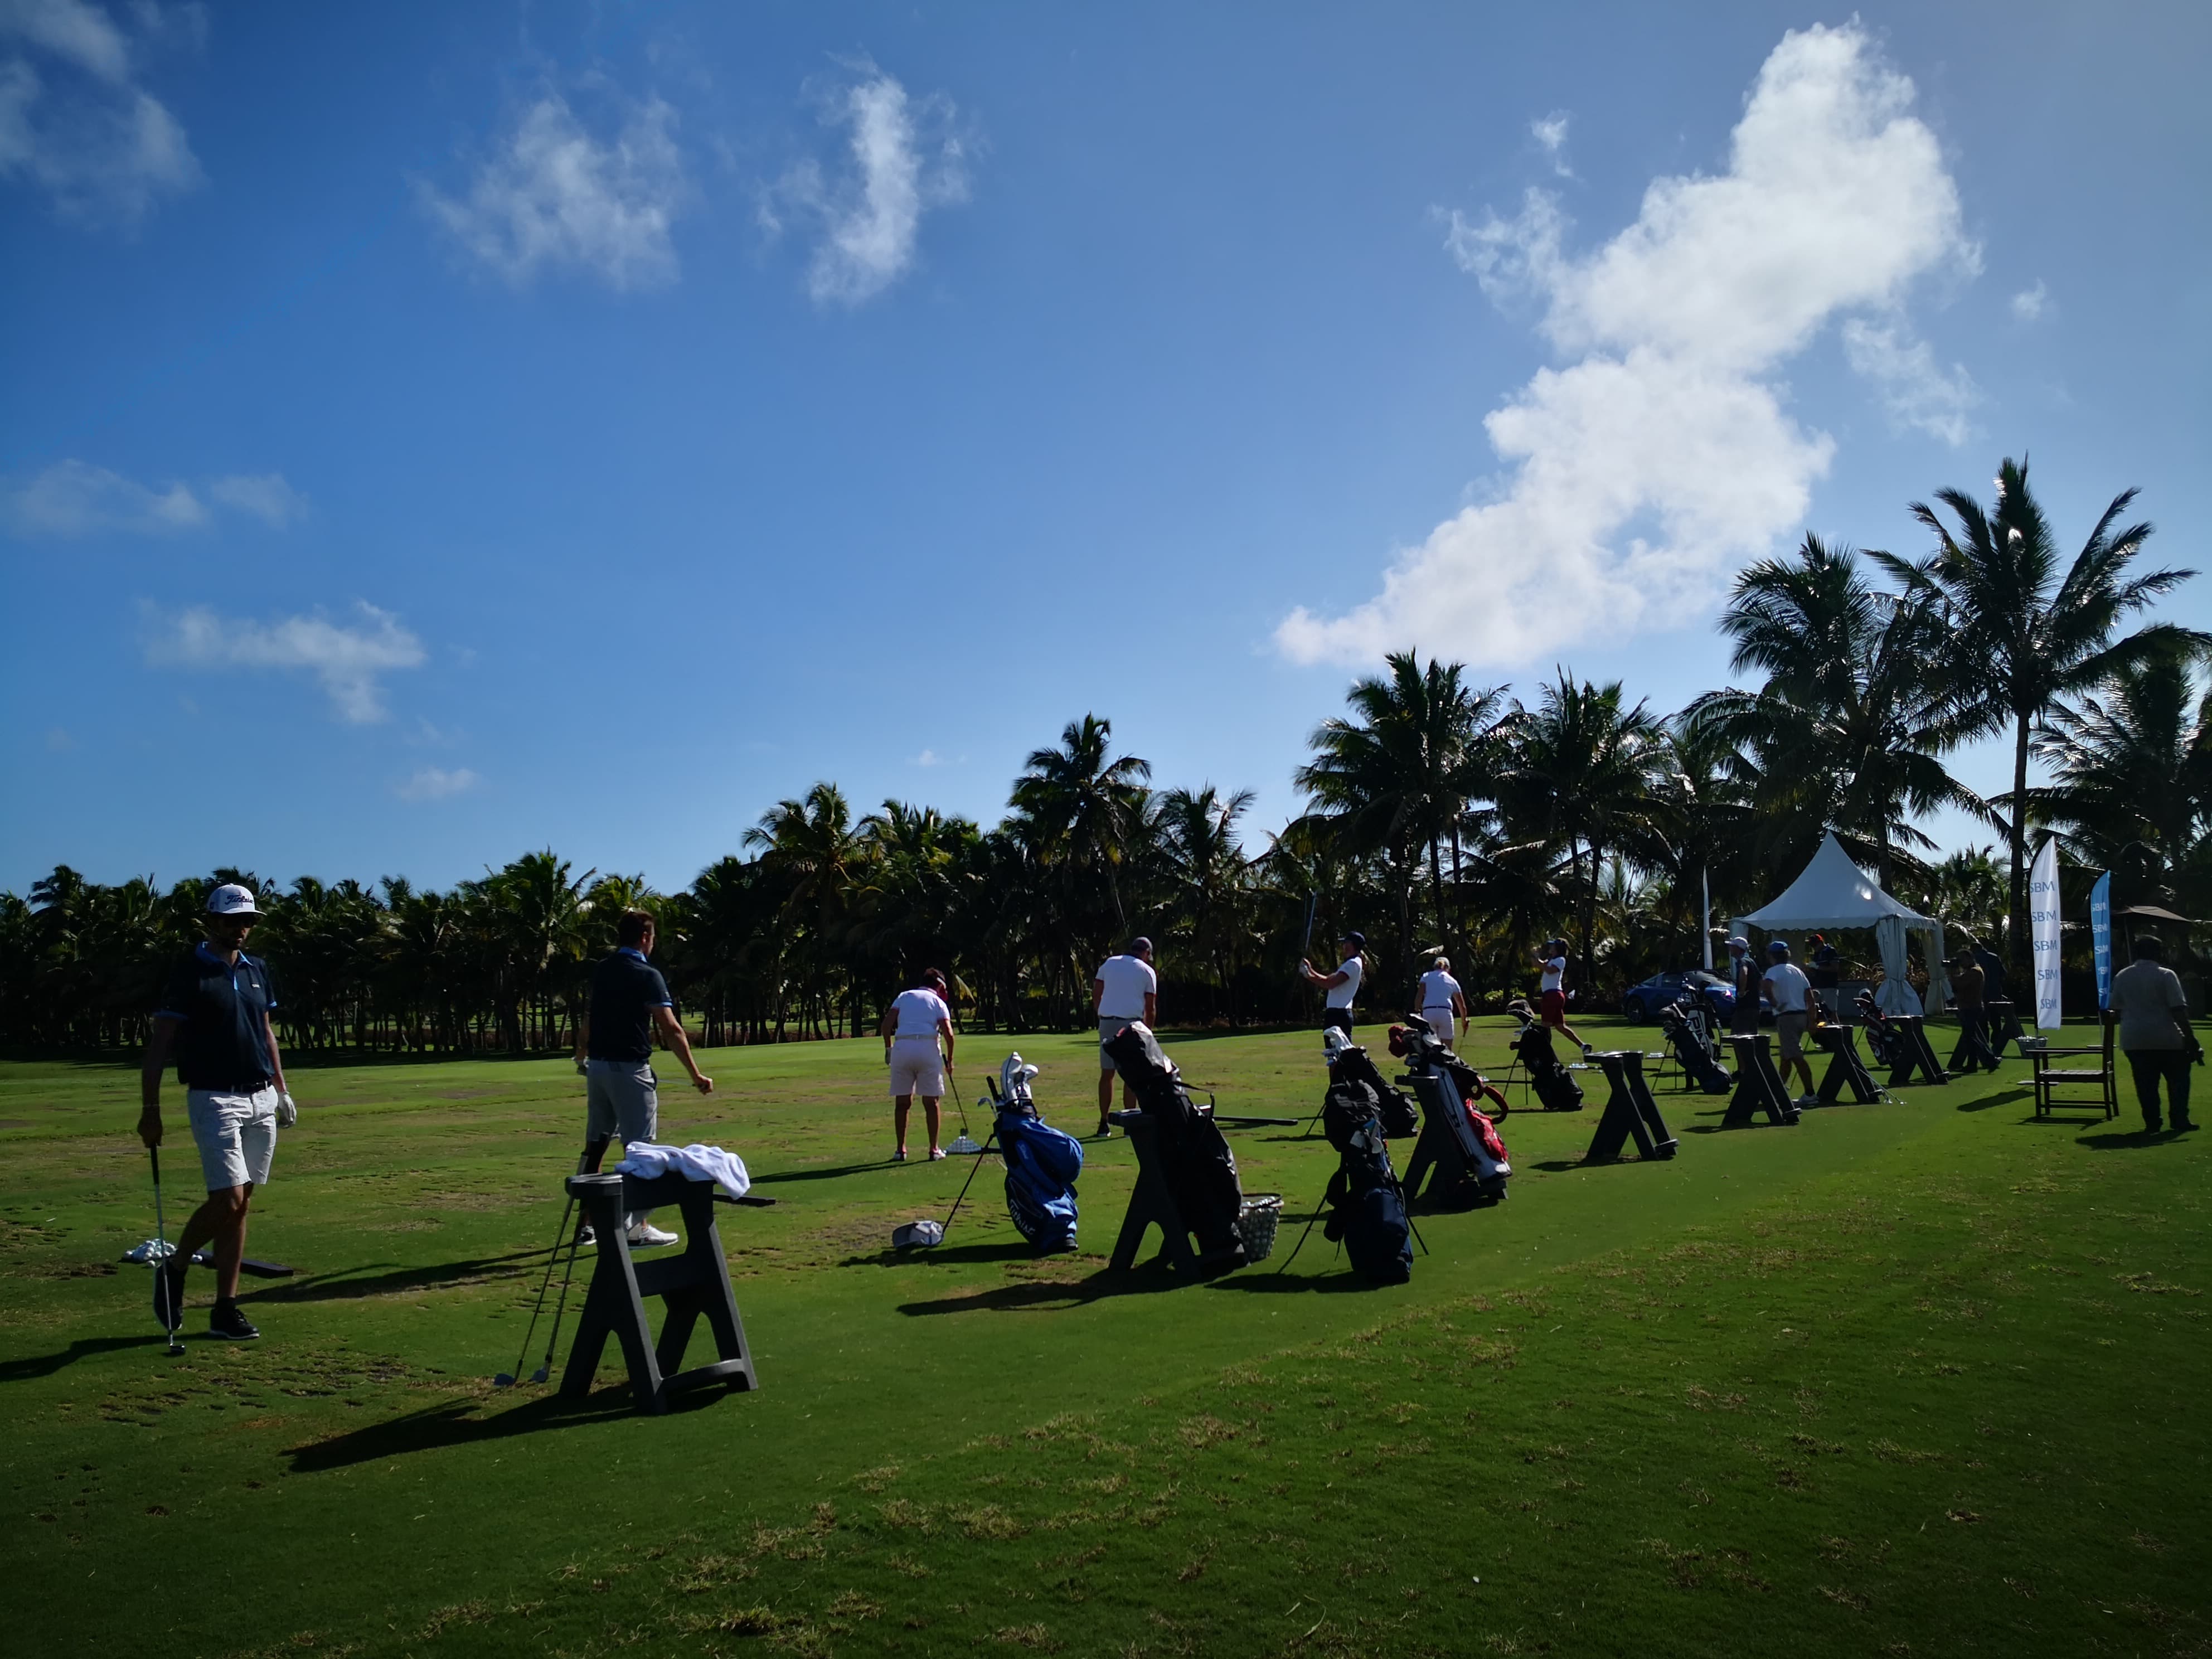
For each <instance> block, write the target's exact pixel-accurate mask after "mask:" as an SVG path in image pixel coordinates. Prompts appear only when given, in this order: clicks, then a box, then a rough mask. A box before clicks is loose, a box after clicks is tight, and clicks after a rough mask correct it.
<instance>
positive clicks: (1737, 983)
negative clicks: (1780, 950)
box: [1728, 933, 1759, 1036]
mask: <svg viewBox="0 0 2212 1659" xmlns="http://www.w3.org/2000/svg"><path fill="white" fill-rule="evenodd" d="M1728 949H1729V987H1730V988H1731V989H1733V990H1734V991H1735V1012H1733V1014H1731V1015H1730V1017H1729V1030H1730V1031H1732V1032H1733V1033H1735V1035H1736V1036H1751V1035H1753V1034H1754V1033H1756V1032H1757V1031H1758V1030H1759V964H1758V963H1755V962H1753V960H1752V959H1751V941H1750V940H1749V939H1746V938H1745V937H1744V936H1743V935H1742V934H1741V933H1731V934H1730V935H1729V942H1728Z"/></svg>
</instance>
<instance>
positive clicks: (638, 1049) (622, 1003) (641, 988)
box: [589, 945, 676, 1066]
mask: <svg viewBox="0 0 2212 1659" xmlns="http://www.w3.org/2000/svg"><path fill="white" fill-rule="evenodd" d="M674 1006H676V1000H675V999H674V998H673V997H671V996H670V995H669V994H668V981H666V980H665V979H663V978H661V976H660V969H658V968H656V967H654V966H653V964H652V963H649V962H647V960H646V959H645V952H644V951H633V950H631V949H630V948H629V946H628V945H624V946H623V948H622V949H621V950H619V951H616V952H615V953H614V954H613V955H612V956H611V957H606V958H605V960H604V961H601V962H599V963H596V964H595V965H594V966H593V967H592V1040H591V1043H590V1048H589V1052H590V1054H591V1057H592V1059H593V1060H628V1061H630V1062H632V1063H634V1064H636V1065H640V1066H642V1065H644V1064H645V1063H646V1062H647V1060H651V1059H652V1058H653V1010H654V1009H656V1008H673V1007H674Z"/></svg>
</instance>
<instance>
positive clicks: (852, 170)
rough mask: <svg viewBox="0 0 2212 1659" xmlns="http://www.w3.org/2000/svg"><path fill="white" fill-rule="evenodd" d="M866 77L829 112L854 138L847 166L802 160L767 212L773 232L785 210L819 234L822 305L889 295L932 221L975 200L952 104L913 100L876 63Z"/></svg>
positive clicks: (812, 276)
mask: <svg viewBox="0 0 2212 1659" xmlns="http://www.w3.org/2000/svg"><path fill="white" fill-rule="evenodd" d="M864 77H865V78H863V79H861V80H860V81H859V82H856V83H854V84H853V85H851V86H848V87H844V88H841V89H840V90H839V91H838V92H836V94H834V95H833V96H831V97H830V98H829V100H826V106H825V108H824V110H823V122H824V123H825V124H827V125H833V126H842V127H844V128H846V129H847V131H848V137H847V142H846V150H847V157H846V163H847V164H846V165H844V166H842V167H836V168H830V169H825V168H824V167H823V166H822V165H821V163H820V162H818V161H811V160H810V161H804V162H801V163H800V164H799V165H798V166H796V167H793V168H792V169H791V170H790V171H789V172H787V173H786V174H785V175H784V177H783V179H782V180H781V183H779V184H778V185H776V187H775V190H773V191H770V192H769V196H768V197H767V199H765V200H764V201H763V204H762V207H761V219H762V222H763V224H764V225H765V226H766V227H767V228H769V231H770V232H771V233H774V232H777V231H780V230H781V228H782V217H781V211H783V210H789V211H793V212H796V213H797V214H799V215H800V216H803V217H805V218H806V219H808V220H810V221H811V222H814V223H815V224H816V225H817V227H818V229H819V233H820V240H818V241H817V243H816V245H815V249H814V258H813V261H812V263H811V264H810V265H809V266H808V268H807V275H806V286H807V291H808V292H809V293H810V294H811V295H812V296H813V298H814V301H815V303H816V304H817V305H831V304H836V305H848V306H850V305H859V304H860V303H861V302H862V301H866V300H869V299H872V298H873V297H874V296H875V295H878V294H880V293H882V292H883V291H884V289H886V288H889V287H890V285H891V284H892V283H895V282H896V281H897V280H898V279H899V278H900V277H901V276H904V275H905V274H906V273H907V271H908V270H910V269H911V268H912V267H913V264H914V258H915V243H916V241H917V240H919V239H920V237H921V221H922V216H923V215H925V214H926V213H927V212H928V211H929V210H932V209H933V208H938V207H942V206H945V205H948V204H952V203H956V202H964V201H965V200H967V199H968V173H967V157H966V152H965V149H964V148H963V145H962V143H961V141H960V138H959V137H958V136H957V134H956V133H955V132H954V131H952V130H951V129H952V120H953V114H954V111H953V106H952V104H951V100H948V99H945V98H942V97H933V98H927V99H922V100H919V101H917V100H911V99H909V98H908V96H907V93H906V88H904V87H902V86H901V85H900V84H899V82H897V81H896V80H895V79H893V78H892V77H891V76H888V75H885V74H884V73H883V72H882V71H880V70H877V69H876V68H875V67H874V66H873V65H872V64H871V65H867V66H866V68H865V70H864Z"/></svg>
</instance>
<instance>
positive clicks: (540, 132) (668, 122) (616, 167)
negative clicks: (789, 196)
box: [419, 93, 690, 290]
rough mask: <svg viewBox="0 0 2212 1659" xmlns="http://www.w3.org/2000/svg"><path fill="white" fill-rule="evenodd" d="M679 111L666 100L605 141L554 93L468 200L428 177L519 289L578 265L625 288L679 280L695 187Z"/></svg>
mask: <svg viewBox="0 0 2212 1659" xmlns="http://www.w3.org/2000/svg"><path fill="white" fill-rule="evenodd" d="M676 124H677V118H676V112H675V110H674V109H673V108H672V107H671V106H669V105H667V104H665V103H664V102H662V101H661V100H659V99H658V98H648V99H647V100H646V101H645V102H644V103H643V104H641V105H640V106H637V107H636V108H635V110H633V111H632V112H630V114H629V118H628V119H627V120H626V121H625V122H624V123H623V127H622V131H620V132H618V133H617V134H615V135H614V136H613V137H611V138H608V139H605V140H601V139H599V138H597V137H593V136H592V134H591V133H589V132H587V131H585V129H584V127H583V125H582V124H581V123H580V122H579V121H578V120H577V118H576V117H575V114H574V112H573V111H571V110H570V109H569V107H568V102H567V100H564V99H562V97H560V96H559V95H558V94H553V93H548V94H546V95H545V96H544V97H543V98H540V99H539V100H538V101H537V102H536V103H534V104H532V106H530V107H529V108H528V109H526V110H525V111H523V112H521V114H520V117H519V118H517V120H516V122H515V124H514V126H513V131H510V132H509V133H508V134H507V137H505V138H504V139H502V140H501V143H500V144H499V146H498V148H497V149H495V151H494V153H493V154H492V155H489V156H488V157H487V158H486V159H485V160H484V161H483V165H482V166H481V167H478V168H477V176H476V179H475V181H474V182H473V183H472V184H471V185H470V186H469V191H468V194H467V196H466V197H465V198H463V199H461V200H459V201H456V200H453V198H451V197H447V196H444V195H441V193H440V192H439V191H436V190H435V189H433V188H432V187H430V186H429V185H422V186H420V187H419V188H420V191H421V195H422V204H423V206H424V207H425V208H426V209H427V210H428V212H429V213H430V216H432V217H433V218H434V219H435V220H436V221H437V222H439V223H440V224H442V225H443V226H444V227H445V228H447V230H448V231H450V232H452V233H453V237H454V240H457V241H458V242H459V244H460V245H461V246H462V247H464V248H465V249H466V250H467V251H468V252H469V253H470V254H471V255H472V256H473V257H475V258H477V259H479V260H481V261H482V262H483V264H486V265H488V266H489V267H490V268H491V269H492V270H495V271H497V272H498V273H499V274H500V275H501V276H504V277H505V278H506V279H507V281H508V282H509V283H513V285H514V286H516V287H517V288H520V287H523V286H525V285H526V284H527V283H529V282H530V281H531V280H532V278H533V277H535V276H537V275H538V271H539V270H541V269H543V268H544V267H547V266H552V265H562V264H569V265H577V266H580V267H581V268H582V269H584V270H588V271H590V272H592V274H593V275H595V276H598V277H599V279H600V280H601V281H602V282H604V283H606V284H607V286H608V287H610V288H612V289H618V290H619V289H634V288H651V287H655V286H658V285H659V284H661V283H671V282H673V281H674V280H675V279H676V276H677V273H678V264H677V258H676V248H675V246H674V244H673V243H672V242H671V240H670V237H669V232H670V229H671V227H672V226H673V225H674V223H675V222H676V216H677V215H678V213H679V212H680V211H681V210H683V208H684V204H686V203H687V202H688V201H689V199H690V185H689V183H688V182H687V180H686V179H685V177H684V158H683V156H682V155H680V154H679V153H678V149H677V147H676V139H675V136H674V135H675V128H676Z"/></svg>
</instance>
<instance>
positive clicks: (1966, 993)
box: [1951, 951, 1997, 1072]
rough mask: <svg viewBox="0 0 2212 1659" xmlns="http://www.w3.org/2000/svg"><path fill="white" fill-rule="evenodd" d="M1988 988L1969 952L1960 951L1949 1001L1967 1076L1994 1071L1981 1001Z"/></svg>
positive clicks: (1987, 1019)
mask: <svg viewBox="0 0 2212 1659" xmlns="http://www.w3.org/2000/svg"><path fill="white" fill-rule="evenodd" d="M1987 985H1988V975H1986V974H1984V972H1983V971H1982V965H1981V963H1978V962H1976V961H1975V960H1974V953H1973V952H1972V951H1960V952H1959V954H1958V955H1957V957H1954V958H1953V960H1952V963H1951V999H1952V1000H1953V1002H1954V1003H1955V1004H1956V1005H1957V1006H1958V1010H1959V1051H1960V1054H1961V1055H1962V1056H1963V1057H1964V1058H1965V1060H1966V1070H1967V1071H1970V1072H1974V1071H1983V1070H1987V1071H1991V1072H1994V1071H1996V1068H1997V1057H1996V1054H1993V1053H1992V1052H1990V1043H1989V1036H1988V1031H1989V1011H1988V1009H1987V1008H1986V1007H1985V1006H1984V1001H1983V998H1984V992H1985V988H1986V987H1987Z"/></svg>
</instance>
